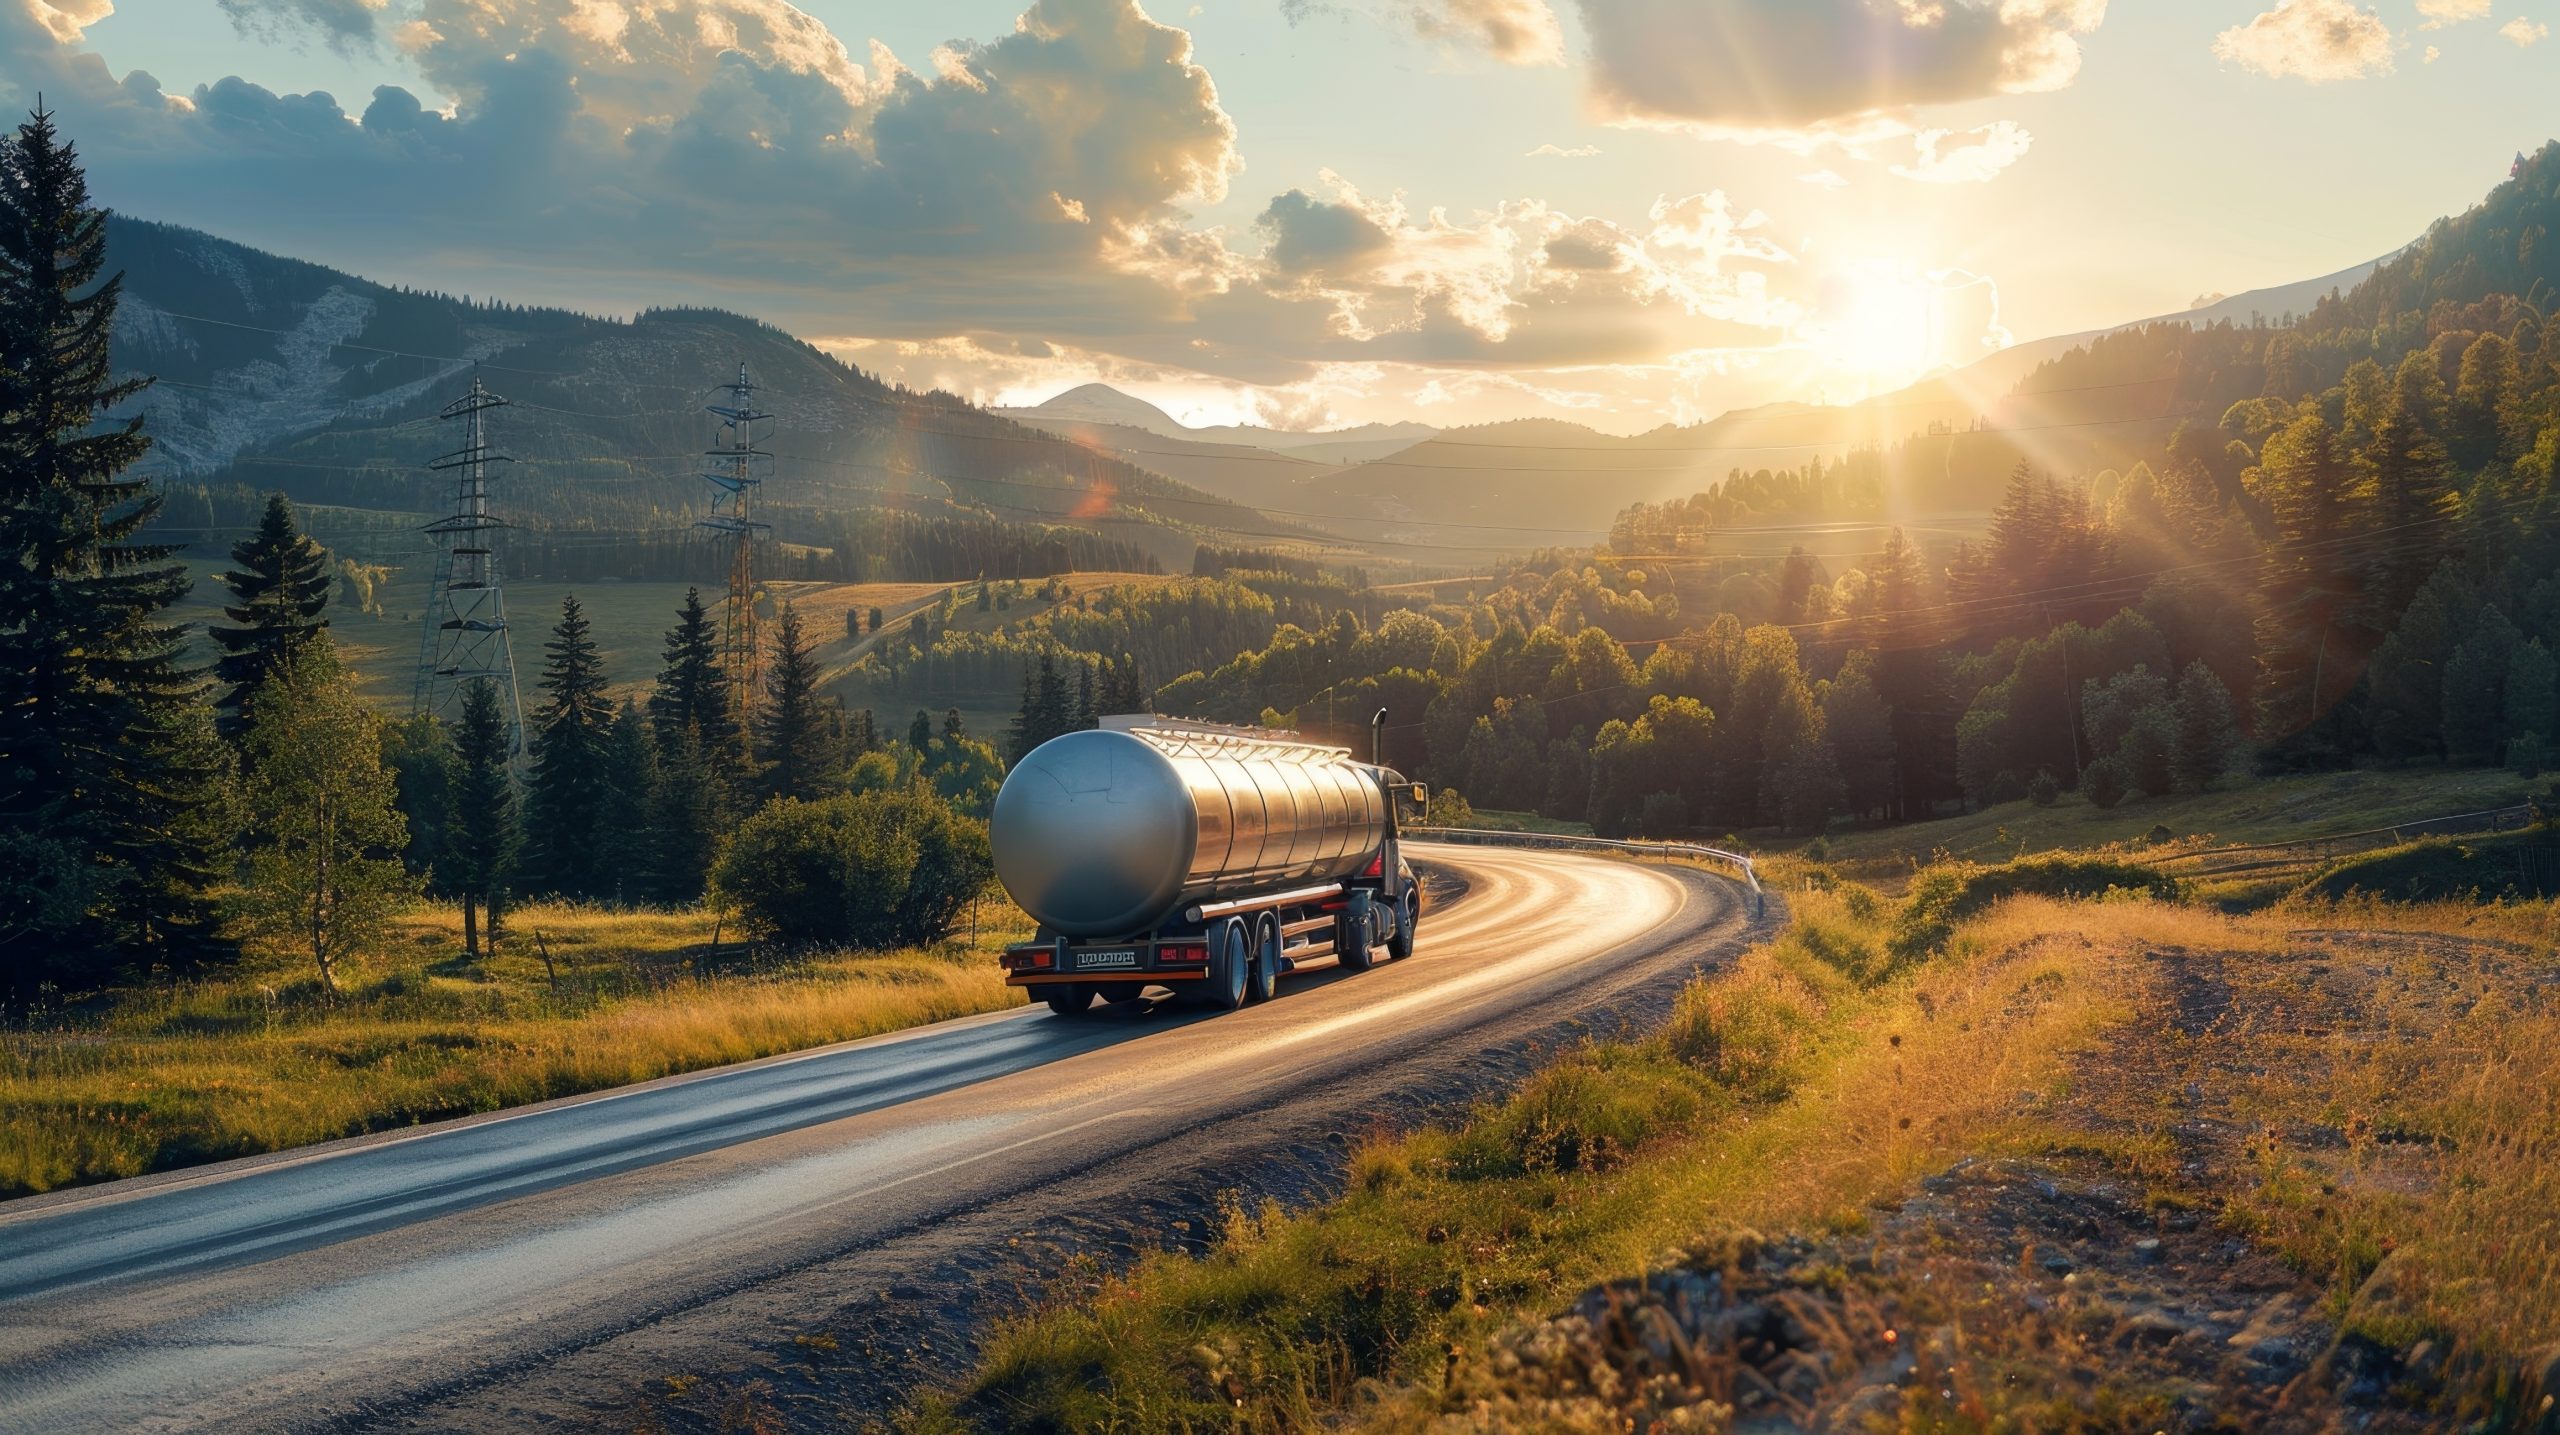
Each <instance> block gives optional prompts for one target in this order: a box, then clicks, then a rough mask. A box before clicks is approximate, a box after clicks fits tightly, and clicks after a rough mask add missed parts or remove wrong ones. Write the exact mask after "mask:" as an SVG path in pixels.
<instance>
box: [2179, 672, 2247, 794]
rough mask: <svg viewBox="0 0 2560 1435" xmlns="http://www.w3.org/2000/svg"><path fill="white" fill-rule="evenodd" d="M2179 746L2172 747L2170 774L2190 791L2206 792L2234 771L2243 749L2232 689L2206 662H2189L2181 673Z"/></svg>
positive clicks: (2182, 788)
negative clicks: (2234, 759) (2235, 758)
mask: <svg viewBox="0 0 2560 1435" xmlns="http://www.w3.org/2000/svg"><path fill="white" fill-rule="evenodd" d="M2177 724H2178V736H2177V745H2176V746H2175V747H2173V748H2171V749H2170V757H2169V763H2170V773H2171V776H2172V777H2174V778H2175V779H2176V782H2177V785H2178V787H2179V788H2180V789H2181V790H2182V791H2186V792H2202V791H2204V790H2205V789H2206V788H2208V787H2211V786H2212V785H2213V783H2214V780H2215V779H2216V778H2219V777H2221V776H2222V775H2223V774H2224V773H2226V772H2229V771H2230V770H2231V763H2232V759H2233V758H2234V757H2236V756H2237V755H2238V754H2239V751H2240V732H2239V728H2238V726H2237V725H2236V724H2235V723H2234V722H2233V721H2232V717H2231V690H2230V689H2228V688H2226V687H2224V686H2223V685H2222V679H2220V678H2218V677H2216V676H2214V672H2213V669H2211V668H2208V667H2206V666H2205V665H2204V664H2203V663H2200V662H2196V663H2189V664H2187V666H2186V670H2185V671H2184V672H2181V673H2180V674H2178V697H2177Z"/></svg>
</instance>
